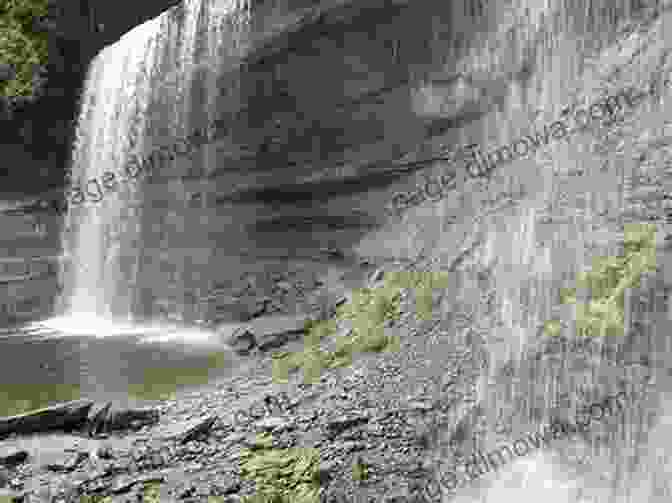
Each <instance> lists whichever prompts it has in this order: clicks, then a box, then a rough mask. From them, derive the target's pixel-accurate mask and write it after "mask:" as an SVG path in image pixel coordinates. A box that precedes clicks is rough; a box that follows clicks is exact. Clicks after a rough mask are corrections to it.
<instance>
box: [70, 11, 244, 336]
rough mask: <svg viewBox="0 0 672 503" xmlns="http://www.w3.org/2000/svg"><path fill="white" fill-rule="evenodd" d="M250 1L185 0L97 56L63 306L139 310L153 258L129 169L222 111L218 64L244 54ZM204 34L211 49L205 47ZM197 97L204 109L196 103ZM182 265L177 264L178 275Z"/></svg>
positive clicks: (80, 138) (79, 159)
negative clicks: (202, 95)
mask: <svg viewBox="0 0 672 503" xmlns="http://www.w3.org/2000/svg"><path fill="white" fill-rule="evenodd" d="M249 7H250V6H249V4H248V3H243V4H240V5H239V4H238V2H235V1H234V2H231V3H226V2H220V1H216V0H187V1H186V2H185V3H184V4H183V5H182V6H179V7H177V8H174V9H171V10H169V11H167V12H165V13H163V14H162V15H160V16H158V17H157V18H155V19H153V20H151V21H148V22H146V23H144V24H142V25H140V26H138V27H136V28H134V29H133V30H131V31H130V32H129V33H127V34H126V35H124V36H123V37H122V38H121V39H120V40H119V41H118V42H116V43H115V44H113V45H112V46H109V47H107V48H105V49H104V50H103V51H101V53H100V54H99V55H98V56H97V57H96V58H94V60H93V62H92V63H91V67H90V69H89V73H88V76H87V80H86V83H85V86H84V91H83V95H82V107H81V110H80V117H79V121H78V127H77V135H76V138H77V139H76V142H75V145H74V146H73V156H72V158H73V160H72V165H71V170H72V179H73V187H77V186H79V187H83V188H84V190H86V189H88V190H89V191H90V192H91V195H87V196H86V199H87V200H86V202H85V203H84V204H83V205H81V206H75V205H72V204H71V205H70V207H71V208H72V209H70V210H69V214H68V215H67V217H66V218H67V221H66V231H65V235H64V244H65V249H66V253H67V254H68V255H69V256H70V257H71V261H70V263H69V264H68V265H66V267H65V268H64V269H63V270H62V271H61V281H62V282H63V284H64V290H63V293H62V296H61V298H60V299H59V303H58V307H59V311H60V313H61V314H67V315H74V316H79V317H81V316H82V315H85V314H86V315H87V316H89V317H103V318H109V319H116V320H121V321H127V320H131V319H132V318H133V315H134V314H135V313H134V311H135V310H136V309H137V305H138V302H139V301H138V291H137V288H136V285H137V284H138V282H139V279H140V274H141V269H142V264H143V261H145V260H148V257H147V256H145V255H143V242H142V238H143V237H144V235H145V233H146V232H147V231H146V229H143V228H142V227H143V220H142V213H143V211H146V209H147V207H150V208H151V203H150V204H146V205H145V204H143V202H144V201H143V200H144V193H143V189H144V188H145V187H146V186H147V181H148V180H147V179H145V180H143V179H142V178H143V175H140V178H139V179H138V180H135V181H133V180H130V181H129V180H128V179H127V178H128V177H127V176H126V173H125V171H124V167H125V166H126V164H127V163H128V162H129V160H130V159H131V158H132V157H133V156H136V157H138V158H146V157H147V156H148V155H149V154H150V153H151V152H153V151H154V150H156V149H157V148H159V147H160V146H169V145H171V144H172V143H173V142H174V141H175V140H176V139H177V138H185V137H187V136H189V134H190V133H191V132H192V131H190V128H191V129H193V128H194V127H197V126H200V127H204V126H205V124H206V123H207V120H208V119H212V118H214V113H215V112H216V110H215V107H214V106H212V105H213V104H214V101H215V97H216V96H217V86H216V81H217V76H218V72H220V73H221V72H222V71H225V70H226V69H227V65H226V63H227V60H226V56H227V55H234V54H235V55H236V56H239V55H240V54H241V52H242V49H243V48H244V45H245V44H241V43H240V42H241V41H242V40H243V39H244V34H245V32H246V26H245V25H246V20H247V18H249ZM241 12H242V13H246V14H247V17H246V16H245V15H240V13H241ZM232 13H238V14H239V15H238V16H237V17H236V16H234V18H235V19H234V22H233V25H235V29H231V26H232V23H231V17H232ZM225 21H228V24H227V23H225ZM203 33H205V37H204V36H203ZM199 37H200V40H201V45H203V44H205V46H206V47H205V51H203V50H202V49H201V51H200V53H197V49H198V47H197V46H198V43H197V42H198V41H199ZM203 52H205V57H203V55H202V53H203ZM225 53H228V54H225ZM202 80H207V83H205V91H206V93H207V96H208V98H207V100H206V101H205V102H202V101H199V100H197V99H194V96H193V92H194V89H195V88H198V86H200V88H201V89H202V88H203V87H204V83H203V82H202ZM194 104H197V105H198V106H200V107H201V108H205V111H203V110H202V109H201V110H194V109H193V107H194ZM202 150H207V147H206V148H205V149H202ZM202 155H204V154H203V153H202V151H201V152H198V153H197V154H196V158H195V159H194V160H193V161H194V162H195V163H203V159H201V158H199V156H202ZM205 155H207V154H205ZM175 162H185V160H181V161H173V163H175ZM186 162H189V161H186ZM106 172H109V173H114V174H115V175H116V180H117V182H118V183H117V186H116V190H112V191H109V192H108V191H106V190H105V189H104V188H103V187H102V186H101V188H100V191H99V190H98V189H97V188H96V183H95V182H93V181H91V180H99V181H100V180H102V177H103V175H104V174H105V173H106ZM149 180H150V181H151V178H150V179H149ZM98 185H99V186H100V184H98ZM164 190H166V191H168V190H169V188H168V187H166V188H165V189H164ZM100 192H104V194H103V195H102V197H101V196H100ZM91 199H93V200H91ZM96 201H98V202H96ZM173 223H174V222H173ZM150 224H152V225H160V224H161V222H150ZM165 245H166V246H169V245H170V244H169V243H165ZM150 259H151V257H150ZM183 272H184V270H183V268H180V267H179V266H178V271H177V273H178V275H179V274H182V273H183ZM92 328H94V327H92Z"/></svg>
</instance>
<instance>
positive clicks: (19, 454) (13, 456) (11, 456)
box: [0, 446, 28, 467]
mask: <svg viewBox="0 0 672 503" xmlns="http://www.w3.org/2000/svg"><path fill="white" fill-rule="evenodd" d="M27 459H28V452H27V451H25V450H23V449H19V448H18V447H13V446H3V447H0V465H4V466H10V467H13V466H17V465H20V464H22V463H23V462H25V461H26V460H27Z"/></svg>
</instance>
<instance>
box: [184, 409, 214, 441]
mask: <svg viewBox="0 0 672 503" xmlns="http://www.w3.org/2000/svg"><path fill="white" fill-rule="evenodd" d="M216 421H217V416H208V417H206V418H202V419H198V420H197V421H196V422H195V423H193V424H189V425H185V428H184V430H183V431H182V432H181V433H179V434H178V435H177V438H178V441H179V443H180V444H186V443H187V442H191V441H192V440H196V439H198V438H200V437H203V436H205V435H208V434H209V433H210V430H211V429H212V427H213V426H214V424H215V422H216Z"/></svg>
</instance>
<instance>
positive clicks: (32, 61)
mask: <svg viewBox="0 0 672 503" xmlns="http://www.w3.org/2000/svg"><path fill="white" fill-rule="evenodd" d="M47 4H48V0H0V63H5V64H10V65H11V66H12V67H13V69H14V71H15V72H16V77H15V78H14V79H13V80H10V81H8V82H0V95H2V96H6V97H15V96H31V95H32V94H33V73H34V70H35V68H36V66H43V65H46V63H47V56H48V50H47V35H46V34H45V33H38V32H36V31H35V29H34V26H35V22H34V20H35V19H36V18H40V17H43V16H46V15H47Z"/></svg>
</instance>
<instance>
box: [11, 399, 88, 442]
mask: <svg viewBox="0 0 672 503" xmlns="http://www.w3.org/2000/svg"><path fill="white" fill-rule="evenodd" d="M92 405H93V402H92V401H91V400H74V401H71V402H65V403H61V404H56V405H52V406H49V407H45V408H43V409H37V410H33V411H29V412H26V413H24V414H19V415H16V416H10V417H3V418H0V435H9V434H12V433H18V434H27V433H38V432H44V431H50V430H55V429H60V430H72V429H76V428H80V427H81V426H82V425H83V424H84V423H86V418H87V416H88V413H89V410H90V409H91V406H92Z"/></svg>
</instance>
